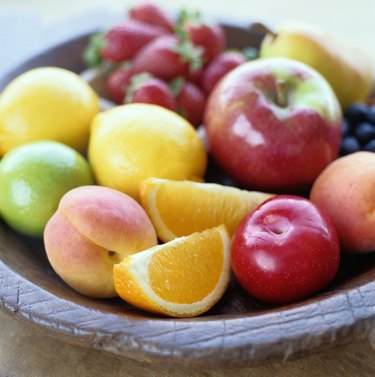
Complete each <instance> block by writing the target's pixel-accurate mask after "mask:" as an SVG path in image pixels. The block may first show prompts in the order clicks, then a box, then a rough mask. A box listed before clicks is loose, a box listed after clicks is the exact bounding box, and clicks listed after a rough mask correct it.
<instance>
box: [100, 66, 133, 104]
mask: <svg viewBox="0 0 375 377" xmlns="http://www.w3.org/2000/svg"><path fill="white" fill-rule="evenodd" d="M132 76H133V72H132V71H131V70H130V69H128V68H119V69H117V70H116V71H113V72H112V73H111V74H110V75H109V76H108V78H107V80H106V91H107V93H108V97H109V98H110V99H111V100H112V101H114V102H116V103H117V104H122V103H124V99H125V93H126V89H127V87H128V86H129V84H130V80H131V78H132Z"/></svg>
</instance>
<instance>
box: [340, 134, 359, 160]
mask: <svg viewBox="0 0 375 377" xmlns="http://www.w3.org/2000/svg"><path fill="white" fill-rule="evenodd" d="M360 149H361V146H360V144H359V142H358V140H357V139H356V138H355V137H353V136H346V137H344V138H343V139H342V142H341V149H340V154H341V155H342V156H344V155H346V154H349V153H354V152H358V151H359V150H360Z"/></svg>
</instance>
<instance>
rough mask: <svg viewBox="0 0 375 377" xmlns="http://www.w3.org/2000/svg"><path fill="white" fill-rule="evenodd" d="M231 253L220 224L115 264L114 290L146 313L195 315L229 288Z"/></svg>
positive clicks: (178, 315) (200, 312)
mask: <svg viewBox="0 0 375 377" xmlns="http://www.w3.org/2000/svg"><path fill="white" fill-rule="evenodd" d="M229 250H230V240H229V236H228V232H227V231H226V229H225V226H223V225H221V226H219V227H216V228H212V229H208V230H205V231H203V232H201V233H193V234H191V235H189V236H186V237H181V238H176V239H175V240H173V241H170V242H168V243H166V244H163V245H159V246H154V247H152V248H150V249H148V250H144V251H141V252H139V253H136V254H133V255H130V256H128V257H126V258H125V259H124V260H123V261H122V262H121V263H119V264H116V265H114V267H113V269H114V281H115V289H116V291H117V293H118V294H119V296H120V297H121V298H122V299H124V300H125V301H127V302H129V303H130V304H133V305H134V306H136V307H139V308H141V309H144V310H147V311H150V312H154V313H160V314H165V315H169V316H175V317H193V316H197V315H199V314H202V313H204V312H206V311H207V310H209V309H210V308H211V307H212V306H213V305H215V303H216V302H217V301H218V300H219V299H220V298H221V297H222V295H223V294H224V292H225V290H226V288H227V286H228V284H229V279H230V251H229Z"/></svg>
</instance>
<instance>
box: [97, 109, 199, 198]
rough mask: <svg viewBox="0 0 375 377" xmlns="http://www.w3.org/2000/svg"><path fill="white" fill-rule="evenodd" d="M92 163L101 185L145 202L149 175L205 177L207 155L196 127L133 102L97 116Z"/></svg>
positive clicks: (170, 177)
mask: <svg viewBox="0 0 375 377" xmlns="http://www.w3.org/2000/svg"><path fill="white" fill-rule="evenodd" d="M89 160H90V163H91V166H92V169H93V172H94V176H95V178H96V181H97V182H98V183H99V184H100V185H103V186H108V187H111V188H114V189H117V190H119V191H122V192H124V193H125V194H128V195H130V196H132V197H133V198H135V199H136V200H139V186H140V183H141V182H142V181H143V180H145V179H146V178H148V177H159V178H168V179H177V180H178V179H193V180H194V179H198V178H199V177H203V175H204V173H205V170H206V165H207V154H206V151H205V148H204V145H203V143H202V141H201V140H200V138H199V137H198V134H197V133H196V131H195V129H194V127H193V126H192V125H191V124H190V123H189V122H187V121H186V120H185V119H184V118H182V117H181V116H179V115H178V114H176V113H174V112H172V111H170V110H167V109H164V108H162V107H160V106H156V105H149V104H130V105H122V106H118V107H116V108H113V109H111V110H108V111H105V112H103V113H100V114H98V115H97V116H96V117H95V118H94V120H93V124H92V129H91V137H90V143H89Z"/></svg>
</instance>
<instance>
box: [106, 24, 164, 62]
mask: <svg viewBox="0 0 375 377" xmlns="http://www.w3.org/2000/svg"><path fill="white" fill-rule="evenodd" d="M166 33H167V32H166V31H165V30H164V29H162V28H159V27H157V26H153V25H148V24H145V23H143V22H139V21H136V20H124V21H122V22H119V23H118V24H116V25H115V26H113V27H112V28H111V29H110V30H108V32H107V33H106V34H105V36H104V45H103V47H102V49H101V55H102V57H103V59H105V60H108V61H110V62H112V63H121V62H123V61H125V60H128V59H132V58H134V56H135V55H136V54H137V53H138V51H140V50H141V49H142V47H144V46H146V45H147V44H148V43H150V42H151V41H153V40H154V39H156V38H158V37H160V36H162V35H165V34H166Z"/></svg>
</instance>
